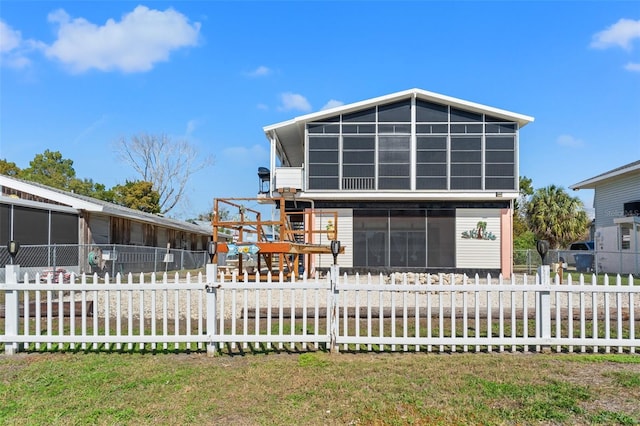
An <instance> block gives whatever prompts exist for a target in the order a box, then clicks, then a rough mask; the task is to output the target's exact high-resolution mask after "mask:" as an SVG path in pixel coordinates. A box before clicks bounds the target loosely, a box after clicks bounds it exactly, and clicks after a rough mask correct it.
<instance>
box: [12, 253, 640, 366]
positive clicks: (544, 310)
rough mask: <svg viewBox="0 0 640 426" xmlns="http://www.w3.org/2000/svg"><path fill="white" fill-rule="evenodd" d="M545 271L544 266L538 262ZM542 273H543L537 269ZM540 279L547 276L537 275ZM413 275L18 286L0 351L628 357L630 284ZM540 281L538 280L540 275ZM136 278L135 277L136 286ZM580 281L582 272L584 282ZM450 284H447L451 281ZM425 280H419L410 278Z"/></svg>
mask: <svg viewBox="0 0 640 426" xmlns="http://www.w3.org/2000/svg"><path fill="white" fill-rule="evenodd" d="M547 268H548V267H547ZM547 270H548V269H547ZM543 272H545V271H543ZM545 276H546V277H548V276H549V275H548V274H546V273H543V274H542V275H535V276H533V277H532V276H526V275H523V276H519V277H516V276H512V277H509V279H505V278H503V277H498V278H492V277H490V276H488V277H486V278H482V279H481V278H479V277H477V276H476V277H473V278H469V277H466V276H464V277H455V276H446V275H442V274H441V275H434V276H427V277H426V279H425V277H424V276H422V280H417V279H416V280H415V281H416V282H414V279H413V277H414V276H413V275H412V274H404V275H402V276H400V277H399V278H398V277H397V276H395V275H394V276H392V277H391V279H390V280H389V278H388V277H383V276H371V275H367V276H359V275H356V276H347V275H342V276H341V275H340V274H339V273H338V269H337V268H335V269H332V273H331V274H328V276H327V277H323V278H320V277H319V276H315V277H312V278H307V277H302V278H301V279H299V280H296V279H291V280H288V281H285V280H283V279H282V277H279V278H277V279H276V278H274V279H269V280H268V281H267V282H259V281H251V280H249V279H248V278H247V276H246V275H245V276H244V277H240V278H238V277H235V276H233V277H231V278H229V277H228V276H227V280H225V279H224V275H220V276H217V274H216V273H215V270H214V267H213V266H212V265H208V267H207V274H206V275H202V274H199V275H198V276H194V277H191V276H187V278H186V280H180V279H179V278H178V277H177V276H175V277H173V278H172V279H169V278H168V277H167V276H163V277H162V279H158V280H157V279H156V277H155V276H152V278H151V279H150V280H149V281H148V282H144V276H142V275H140V276H139V277H137V276H136V277H134V276H132V275H128V276H127V277H126V278H127V279H126V282H123V280H122V277H120V276H117V277H116V278H115V279H110V278H109V277H107V278H106V280H105V282H103V281H102V280H98V278H97V277H96V276H89V277H87V276H81V277H78V279H74V278H75V277H73V278H72V281H73V282H72V283H67V284H62V283H61V284H53V283H51V282H46V283H40V282H38V281H36V282H28V279H27V280H25V281H24V282H17V281H18V280H17V277H16V276H15V275H13V276H11V274H8V278H7V282H6V283H3V284H0V293H4V295H5V303H4V317H5V318H4V320H3V319H2V318H0V325H2V324H3V321H4V326H3V327H0V345H1V344H4V349H5V353H6V354H14V353H16V352H18V351H20V350H29V351H33V350H35V351H41V350H47V351H57V350H89V351H90V350H94V351H95V350H99V351H103V350H151V351H157V350H164V351H175V350H179V351H204V350H206V351H207V352H208V353H210V354H214V353H218V352H225V351H231V352H233V351H260V352H263V351H270V350H286V351H305V350H331V351H438V352H459V351H505V350H506V351H525V352H526V351H542V350H547V349H549V350H555V351H569V352H573V351H577V352H610V351H612V350H613V351H616V352H625V353H636V350H637V349H638V348H640V326H639V324H640V296H639V295H638V293H640V286H634V285H633V278H632V277H631V276H629V277H626V278H622V277H620V276H617V277H615V279H612V282H609V278H608V277H605V283H604V284H600V285H599V284H597V283H596V277H595V276H591V277H590V278H591V281H590V282H585V277H584V276H580V280H579V281H578V282H571V281H569V282H566V283H563V284H560V283H559V282H558V278H557V277H556V280H555V282H551V281H550V280H549V279H545V278H544V277H545ZM541 277H542V279H541ZM134 278H135V279H134ZM588 278H589V277H588ZM456 279H457V281H456ZM420 281H424V282H420Z"/></svg>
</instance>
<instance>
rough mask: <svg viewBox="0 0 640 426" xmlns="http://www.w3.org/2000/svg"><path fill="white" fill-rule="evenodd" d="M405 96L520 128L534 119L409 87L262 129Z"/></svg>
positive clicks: (297, 122)
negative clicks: (486, 115)
mask: <svg viewBox="0 0 640 426" xmlns="http://www.w3.org/2000/svg"><path fill="white" fill-rule="evenodd" d="M407 96H414V97H417V98H420V99H425V100H429V101H433V102H439V103H445V104H448V105H453V106H456V107H461V108H466V109H471V110H474V111H477V112H483V113H489V114H493V115H499V116H503V117H508V118H509V120H512V121H516V122H517V123H518V125H519V127H521V128H522V127H524V126H526V125H527V124H529V123H531V122H533V121H534V120H535V118H534V117H531V116H528V115H524V114H518V113H515V112H511V111H506V110H503V109H499V108H494V107H491V106H487V105H483V104H479V103H475V102H470V101H465V100H463V99H458V98H454V97H451V96H446V95H441V94H439V93H435V92H429V91H426V90H422V89H409V90H404V91H401V92H395V93H391V94H388V95H384V96H378V97H375V98H371V99H366V100H363V101H359V102H354V103H350V104H347V105H341V106H337V107H334V108H330V109H325V110H322V111H316V112H313V113H310V114H305V115H301V116H298V117H295V118H293V119H291V120H287V121H283V122H280V123H276V124H272V125H269V126H265V127H263V130H264V132H265V133H268V132H270V131H276V130H278V129H280V128H284V127H288V126H292V125H298V126H303V125H304V124H305V123H308V122H311V121H317V120H318V119H321V118H323V117H330V116H332V115H336V114H345V113H349V112H351V111H357V110H360V109H362V108H366V107H367V106H369V105H378V104H381V103H385V102H393V101H394V100H397V99H403V98H406V97H407Z"/></svg>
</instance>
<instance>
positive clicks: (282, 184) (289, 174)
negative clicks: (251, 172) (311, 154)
mask: <svg viewBox="0 0 640 426" xmlns="http://www.w3.org/2000/svg"><path fill="white" fill-rule="evenodd" d="M280 188H294V189H302V168H301V167H280V168H277V169H276V176H275V188H274V189H280Z"/></svg>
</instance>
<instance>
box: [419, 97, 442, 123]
mask: <svg viewBox="0 0 640 426" xmlns="http://www.w3.org/2000/svg"><path fill="white" fill-rule="evenodd" d="M416 121H417V122H418V123H434V122H444V123H447V122H448V121H449V107H448V106H447V105H441V104H434V103H432V102H426V101H421V100H417V101H416Z"/></svg>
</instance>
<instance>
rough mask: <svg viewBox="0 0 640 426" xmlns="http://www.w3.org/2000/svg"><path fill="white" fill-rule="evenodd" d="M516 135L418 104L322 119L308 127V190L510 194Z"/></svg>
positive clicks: (484, 119) (499, 124) (474, 115)
mask: <svg viewBox="0 0 640 426" xmlns="http://www.w3.org/2000/svg"><path fill="white" fill-rule="evenodd" d="M412 106H414V110H412ZM412 118H414V119H415V122H412ZM518 128H519V127H518V123H517V122H513V121H509V117H499V116H493V115H489V114H483V113H481V112H480V113H479V112H476V111H472V110H469V109H464V106H463V107H460V108H458V107H454V106H449V105H444V104H439V103H434V102H429V101H426V100H422V99H415V100H414V101H412V100H411V99H404V100H402V101H399V102H392V103H389V104H382V105H377V106H374V107H370V108H367V109H364V110H360V111H352V112H350V113H348V114H342V115H337V116H333V117H330V118H326V119H324V118H323V119H322V120H320V121H317V122H313V123H309V124H308V125H307V132H306V134H307V135H308V141H307V142H308V143H307V153H306V169H307V170H306V172H307V178H308V185H307V188H308V189H310V190H345V191H376V190H391V191H393V190H411V189H416V190H421V191H429V190H432V191H446V190H454V191H487V192H489V191H496V192H500V191H515V190H516V189H517V187H518V163H517V133H518Z"/></svg>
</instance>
